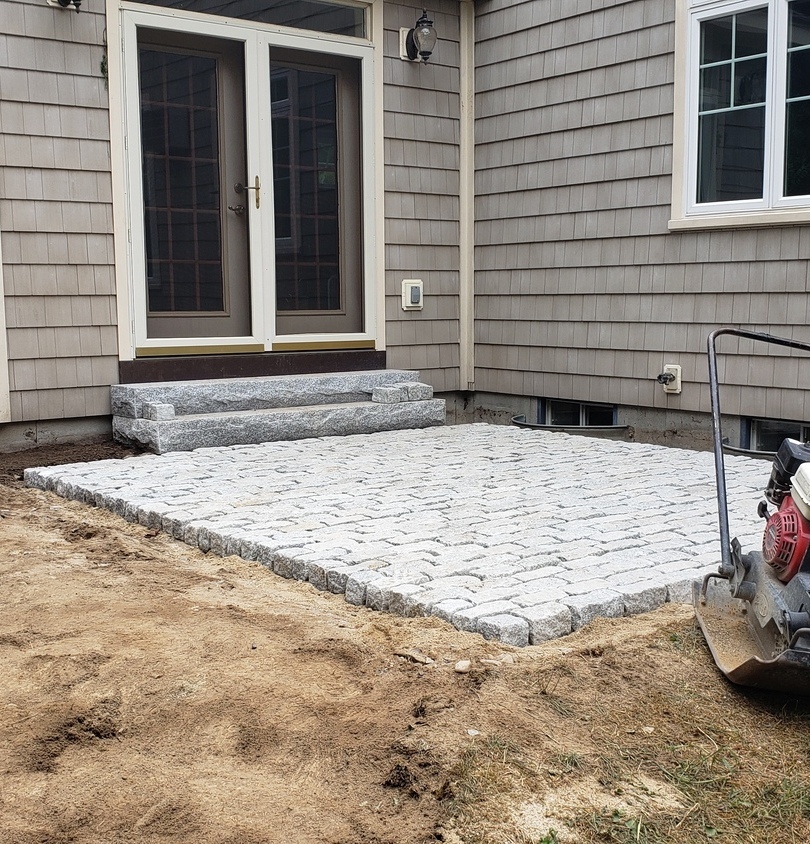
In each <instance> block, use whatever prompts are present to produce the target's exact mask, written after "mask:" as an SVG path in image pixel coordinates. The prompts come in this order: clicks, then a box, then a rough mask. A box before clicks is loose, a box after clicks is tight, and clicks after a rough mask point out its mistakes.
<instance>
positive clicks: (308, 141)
mask: <svg viewBox="0 0 810 844" xmlns="http://www.w3.org/2000/svg"><path fill="white" fill-rule="evenodd" d="M270 87H271V98H272V111H273V122H272V126H273V189H274V192H275V229H276V298H277V307H278V310H279V311H330V310H332V311H334V310H338V309H340V308H341V305H342V302H341V279H340V263H339V256H338V252H339V248H338V244H339V223H338V125H337V77H336V75H335V74H334V73H330V72H328V71H320V70H306V69H301V68H294V67H287V66H284V65H280V64H278V63H271V86H270ZM358 178H359V174H358Z"/></svg>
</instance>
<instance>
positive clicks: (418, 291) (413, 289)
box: [402, 278, 423, 311]
mask: <svg viewBox="0 0 810 844" xmlns="http://www.w3.org/2000/svg"><path fill="white" fill-rule="evenodd" d="M422 302H423V296H422V279H421V278H405V279H403V280H402V310H403V311H421V310H422Z"/></svg>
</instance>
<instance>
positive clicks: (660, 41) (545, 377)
mask: <svg viewBox="0 0 810 844" xmlns="http://www.w3.org/2000/svg"><path fill="white" fill-rule="evenodd" d="M674 21H675V0H660V2H644V0H603V2H600V3H593V2H592V0H565V1H564V2H559V0H481V1H480V2H478V3H476V91H477V95H476V144H477V145H476V221H477V222H476V244H477V247H476V388H477V389H478V390H480V391H488V392H492V393H509V394H512V395H514V396H538V397H539V396H545V397H550V398H562V399H573V400H578V401H592V402H607V403H611V404H617V405H620V406H625V407H642V408H648V409H656V408H657V409H659V410H660V411H661V413H660V414H658V415H657V416H655V415H650V414H649V413H647V414H646V419H648V420H650V419H657V420H658V421H657V422H655V423H654V424H665V421H662V420H665V419H666V418H667V416H670V417H672V418H677V419H678V420H679V422H678V424H681V425H683V424H686V425H688V424H690V422H689V419H690V414H693V413H694V412H695V411H699V412H707V411H709V409H710V405H709V394H708V387H707V383H706V381H707V365H706V356H705V343H706V337H707V335H708V333H709V332H710V331H711V330H712V329H713V328H715V327H717V326H720V325H736V326H740V327H749V328H752V329H754V330H767V331H770V332H771V333H774V334H777V335H781V336H788V337H793V338H794V339H798V340H810V334H808V330H807V322H808V320H807V307H808V297H807V291H806V288H807V277H808V257H810V228H808V227H807V226H794V227H782V228H759V229H757V228H754V229H750V228H749V229H737V230H733V231H732V230H728V231H711V232H709V231H681V232H671V231H669V229H668V221H669V218H670V200H671V174H672V140H673V82H674V67H675V63H674V40H675V24H674ZM720 348H721V350H724V351H730V352H732V353H733V354H732V355H731V356H729V357H728V358H726V357H725V355H724V358H723V360H722V361H721V378H722V379H723V381H724V382H725V383H728V384H730V386H728V387H726V388H724V390H723V393H722V399H723V410H724V411H725V412H727V413H729V414H742V415H752V416H768V417H773V418H785V419H807V418H810V391H808V389H807V388H808V387H810V367H806V366H802V367H800V366H799V361H798V359H796V358H793V359H787V358H786V357H784V356H780V357H776V358H774V357H765V356H761V355H760V356H752V355H751V353H752V351H753V347H752V345H751V344H750V343H743V344H741V345H740V344H738V343H735V342H734V341H733V340H731V339H730V338H726V339H724V340H723V341H722V343H721V347H720ZM760 348H762V347H760ZM737 351H738V352H739V354H737ZM666 363H676V364H680V365H681V366H682V367H683V380H684V386H683V392H682V394H681V395H680V396H675V395H671V396H667V395H665V394H664V392H663V390H662V388H661V386H660V385H658V384H657V383H656V382H655V380H654V379H655V377H656V375H657V374H658V373H660V372H661V371H662V367H663V365H664V364H666ZM764 386H768V387H769V389H768V390H767V391H766V390H765V389H763V387H764ZM620 416H621V413H620Z"/></svg>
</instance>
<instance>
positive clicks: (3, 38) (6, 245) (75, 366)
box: [0, 0, 118, 421]
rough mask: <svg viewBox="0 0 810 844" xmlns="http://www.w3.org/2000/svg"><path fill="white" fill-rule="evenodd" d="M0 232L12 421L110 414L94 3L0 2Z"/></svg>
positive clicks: (100, 84) (109, 280)
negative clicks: (72, 6) (78, 8)
mask: <svg viewBox="0 0 810 844" xmlns="http://www.w3.org/2000/svg"><path fill="white" fill-rule="evenodd" d="M0 20H2V21H3V34H2V35H0V234H1V236H2V255H3V263H4V266H3V279H4V287H5V294H6V296H5V298H6V301H5V307H6V325H7V337H8V356H9V377H10V389H11V394H10V400H11V414H12V420H15V421H24V420H36V419H56V418H71V417H84V416H97V415H104V414H108V413H109V412H110V400H109V392H110V391H109V385H110V384H112V383H115V382H116V381H117V380H118V378H117V366H118V350H117V339H116V328H115V323H116V309H115V279H114V274H113V241H112V196H111V188H110V154H109V118H108V113H107V91H106V88H105V85H104V79H103V78H102V75H101V71H100V68H99V65H100V62H101V58H102V52H103V51H102V46H101V45H102V43H103V33H104V27H105V21H104V14H103V5H101V4H91V3H88V4H85V6H83V7H82V12H81V14H78V15H77V14H76V13H75V12H72V13H69V12H64V13H60V10H58V9H57V10H54V9H52V8H50V7H49V6H47V5H46V4H45V3H44V2H42V1H41V0H0Z"/></svg>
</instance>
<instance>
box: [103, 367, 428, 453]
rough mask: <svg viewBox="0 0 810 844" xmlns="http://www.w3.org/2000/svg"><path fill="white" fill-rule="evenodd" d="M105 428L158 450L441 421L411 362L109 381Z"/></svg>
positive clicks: (124, 439)
mask: <svg viewBox="0 0 810 844" xmlns="http://www.w3.org/2000/svg"><path fill="white" fill-rule="evenodd" d="M111 400H112V410H113V436H114V437H115V439H116V440H118V441H119V442H123V443H127V444H130V445H136V446H139V447H141V448H146V449H149V450H150V451H154V452H156V453H158V454H163V453H165V452H169V451H193V450H194V449H197V448H210V447H215V446H227V445H247V444H252V443H262V442H277V441H279V440H298V439H306V438H309V437H325V436H339V435H345V434H368V433H373V432H376V431H392V430H405V429H409V428H426V427H428V426H431V425H443V424H444V420H445V407H444V400H442V399H434V398H433V388H432V387H430V386H429V385H428V384H422V383H420V382H419V373H418V372H414V371H412V370H403V369H385V370H375V371H370V372H331V373H327V374H318V375H280V376H268V377H264V378H223V379H212V380H207V381H170V382H166V383H149V384H117V385H115V386H113V387H112V388H111Z"/></svg>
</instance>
